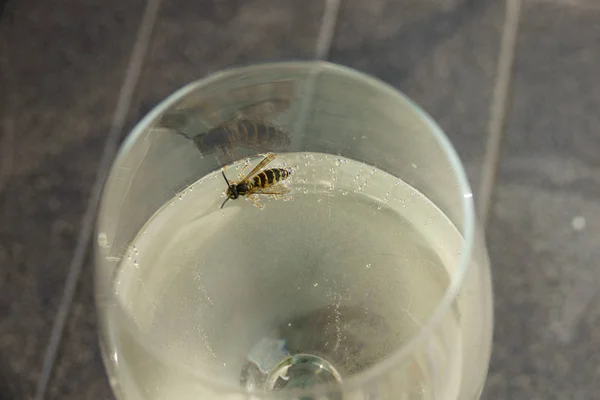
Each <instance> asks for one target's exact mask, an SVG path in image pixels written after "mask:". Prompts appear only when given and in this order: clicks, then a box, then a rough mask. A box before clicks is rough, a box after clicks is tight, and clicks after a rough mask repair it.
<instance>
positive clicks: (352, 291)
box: [95, 62, 492, 400]
mask: <svg viewBox="0 0 600 400" xmlns="http://www.w3.org/2000/svg"><path fill="white" fill-rule="evenodd" d="M96 228H97V242H96V246H95V247H96V268H95V271H96V276H95V281H96V297H97V307H98V311H99V316H100V331H101V332H100V336H101V339H100V340H101V347H102V353H103V359H104V362H105V365H106V368H107V371H108V375H109V377H110V381H111V385H112V387H113V390H114V392H115V394H116V396H117V398H118V399H120V400H138V399H140V400H141V399H143V400H159V399H177V400H188V399H189V400H192V399H193V400H199V399H215V400H220V399H261V400H262V399H286V400H288V399H289V400H291V399H314V400H321V399H331V400H333V399H371V400H374V399H394V400H395V399H448V400H455V399H477V398H479V396H480V393H481V389H482V385H483V382H484V380H485V376H486V371H487V365H488V362H489V356H490V346H491V336H492V292H491V285H490V271H489V262H488V258H487V253H486V249H485V245H484V240H483V238H482V236H481V233H480V231H478V228H477V224H476V221H475V218H474V209H473V198H472V192H471V189H470V187H469V184H468V182H467V178H466V175H465V172H464V169H463V167H462V165H461V163H460V160H459V158H458V156H457V155H456V153H455V151H454V149H453V148H452V145H451V144H450V142H449V141H448V139H447V137H446V136H445V135H444V134H443V132H442V131H441V130H440V128H439V127H438V126H437V125H436V124H435V123H434V122H433V121H432V120H431V118H430V117H428V116H427V115H426V114H425V113H424V112H423V111H422V110H421V109H420V108H419V107H418V106H416V105H415V104H414V103H413V102H411V101H410V100H409V99H408V98H406V97H405V96H404V95H402V94H401V93H399V92H397V91H396V90H395V89H393V88H391V87H389V86H387V85H386V84H384V83H382V82H380V81H378V80H376V79H374V78H372V77H369V76H367V75H364V74H362V73H359V72H357V71H354V70H351V69H348V68H345V67H342V66H338V65H334V64H330V63H326V62H287V63H273V64H263V65H256V66H248V67H242V68H234V69H229V70H226V71H222V72H219V73H216V74H213V75H211V76H209V77H207V78H205V79H202V80H200V81H197V82H193V83H191V84H189V85H187V86H185V87H184V88H182V89H180V90H179V91H177V92H176V93H174V94H172V95H171V96H169V97H168V98H167V99H165V100H164V101H163V102H162V103H160V104H159V105H158V106H157V107H156V108H155V109H154V110H152V111H151V112H150V113H149V114H148V115H147V116H146V117H145V118H143V120H142V121H141V122H139V123H138V124H137V126H136V127H135V128H134V129H133V131H132V132H131V134H130V135H129V136H128V137H127V139H126V140H125V142H124V144H123V146H122V148H121V149H120V152H119V154H118V156H117V158H116V161H115V162H114V165H113V167H112V170H111V173H110V176H109V178H108V180H107V182H106V185H105V188H104V192H103V198H102V203H101V208H100V212H99V216H98V220H97V227H96Z"/></svg>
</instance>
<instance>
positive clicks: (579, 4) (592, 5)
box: [526, 0, 600, 10]
mask: <svg viewBox="0 0 600 400" xmlns="http://www.w3.org/2000/svg"><path fill="white" fill-rule="evenodd" d="M526 1H527V2H528V3H534V4H544V5H555V6H562V7H573V8H579V9H583V10H600V2H599V1H598V0H526Z"/></svg>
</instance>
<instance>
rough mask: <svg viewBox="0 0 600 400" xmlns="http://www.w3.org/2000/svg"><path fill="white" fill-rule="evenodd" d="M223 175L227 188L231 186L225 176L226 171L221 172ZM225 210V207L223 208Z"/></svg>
mask: <svg viewBox="0 0 600 400" xmlns="http://www.w3.org/2000/svg"><path fill="white" fill-rule="evenodd" d="M221 173H222V174H223V179H225V182H227V186H229V181H228V180H227V177H226V176H225V171H223V170H221ZM221 208H223V207H221Z"/></svg>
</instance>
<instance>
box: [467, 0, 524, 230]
mask: <svg viewBox="0 0 600 400" xmlns="http://www.w3.org/2000/svg"><path fill="white" fill-rule="evenodd" d="M521 6H522V0H506V14H505V18H504V27H503V30H502V41H501V43H500V52H499V53H500V54H499V56H498V70H497V75H496V83H495V85H494V94H493V99H492V104H491V106H490V120H489V124H488V140H487V143H486V149H485V153H484V158H483V166H482V171H481V176H482V178H481V185H480V187H479V202H478V204H479V208H478V211H479V213H478V214H479V215H478V217H479V222H480V223H481V226H482V227H483V229H484V230H486V229H487V226H488V223H489V214H490V211H491V206H492V204H491V203H492V198H493V194H494V193H493V192H494V187H495V183H496V175H497V172H498V166H499V161H500V153H501V150H502V149H501V146H502V139H503V137H504V127H505V123H506V116H507V112H508V107H509V100H510V98H509V97H510V89H511V79H512V70H513V65H514V60H515V54H516V50H517V36H518V31H519V19H520V17H521Z"/></svg>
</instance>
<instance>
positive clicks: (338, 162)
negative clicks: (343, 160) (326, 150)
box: [335, 158, 340, 167]
mask: <svg viewBox="0 0 600 400" xmlns="http://www.w3.org/2000/svg"><path fill="white" fill-rule="evenodd" d="M335 166H336V167H339V166H340V159H339V158H338V159H337V160H335Z"/></svg>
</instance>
